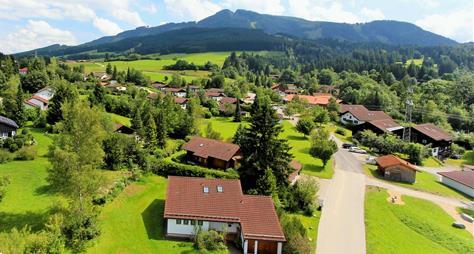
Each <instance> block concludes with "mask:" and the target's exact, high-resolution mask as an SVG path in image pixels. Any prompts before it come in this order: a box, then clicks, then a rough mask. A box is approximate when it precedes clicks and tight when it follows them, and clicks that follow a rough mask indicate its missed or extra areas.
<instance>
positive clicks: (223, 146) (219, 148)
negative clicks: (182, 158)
mask: <svg viewBox="0 0 474 254" xmlns="http://www.w3.org/2000/svg"><path fill="white" fill-rule="evenodd" d="M183 149H184V150H186V151H187V159H188V160H189V161H192V162H195V163H197V164H199V165H201V166H204V167H209V168H220V169H227V168H234V167H236V166H237V165H238V164H239V162H240V160H241V158H242V156H241V152H240V147H239V146H238V145H236V144H232V143H226V142H222V141H219V140H214V139H209V138H203V137H193V138H192V139H191V140H189V142H188V143H186V144H185V145H184V146H183Z"/></svg>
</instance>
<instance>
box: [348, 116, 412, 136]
mask: <svg viewBox="0 0 474 254" xmlns="http://www.w3.org/2000/svg"><path fill="white" fill-rule="evenodd" d="M351 129H352V133H353V134H354V133H357V132H360V131H364V130H371V131H372V132H374V133H376V134H384V133H394V132H396V131H398V130H403V126H401V125H400V124H398V123H397V122H395V121H394V120H393V119H392V118H391V117H389V118H385V119H377V120H372V121H368V122H365V123H363V124H359V125H356V126H353V127H352V128H351Z"/></svg>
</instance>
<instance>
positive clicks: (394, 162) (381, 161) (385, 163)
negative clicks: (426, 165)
mask: <svg viewBox="0 0 474 254" xmlns="http://www.w3.org/2000/svg"><path fill="white" fill-rule="evenodd" d="M375 161H376V162H377V164H378V165H379V166H380V167H381V168H388V167H393V166H404V167H405V168H408V169H411V170H415V171H416V170H417V169H416V166H415V165H413V164H411V163H409V162H408V161H406V160H403V159H400V158H399V157H397V156H395V155H392V154H389V155H384V156H380V157H377V158H375Z"/></svg>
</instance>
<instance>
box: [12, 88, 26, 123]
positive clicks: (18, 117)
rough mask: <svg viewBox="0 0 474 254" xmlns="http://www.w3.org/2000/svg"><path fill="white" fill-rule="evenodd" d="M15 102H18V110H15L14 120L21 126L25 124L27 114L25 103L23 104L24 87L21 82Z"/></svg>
mask: <svg viewBox="0 0 474 254" xmlns="http://www.w3.org/2000/svg"><path fill="white" fill-rule="evenodd" d="M15 102H16V107H17V110H16V112H15V119H14V120H15V122H16V123H17V124H18V125H19V126H23V124H24V123H25V121H26V116H25V105H24V104H23V88H22V87H21V84H19V85H18V90H17V93H16V99H15Z"/></svg>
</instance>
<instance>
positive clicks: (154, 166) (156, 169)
mask: <svg viewBox="0 0 474 254" xmlns="http://www.w3.org/2000/svg"><path fill="white" fill-rule="evenodd" d="M150 167H151V171H152V172H153V173H154V174H157V175H161V176H168V175H174V176H193V177H211V178H228V179H238V178H239V175H238V174H236V173H235V171H229V172H225V171H221V170H214V169H208V168H204V167H199V166H192V165H186V164H181V163H177V162H173V161H167V160H156V159H155V160H154V161H153V162H151V165H150Z"/></svg>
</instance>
